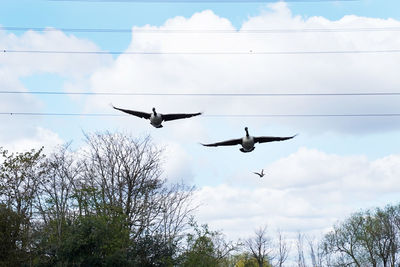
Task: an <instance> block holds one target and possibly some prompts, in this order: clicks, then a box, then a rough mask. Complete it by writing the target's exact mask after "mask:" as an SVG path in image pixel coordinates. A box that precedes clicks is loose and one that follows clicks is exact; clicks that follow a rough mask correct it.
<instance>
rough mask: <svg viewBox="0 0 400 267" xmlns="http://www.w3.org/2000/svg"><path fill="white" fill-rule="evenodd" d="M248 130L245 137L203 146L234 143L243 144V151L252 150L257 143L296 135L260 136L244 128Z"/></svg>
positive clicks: (282, 139) (246, 129)
mask: <svg viewBox="0 0 400 267" xmlns="http://www.w3.org/2000/svg"><path fill="white" fill-rule="evenodd" d="M244 130H245V131H246V135H245V136H244V137H243V138H238V139H232V140H227V141H222V142H217V143H212V144H202V145H203V146H234V145H241V146H242V148H240V151H242V152H243V153H248V152H251V151H253V150H254V149H255V147H254V144H255V143H266V142H274V141H284V140H288V139H292V138H293V137H295V136H296V135H297V134H296V135H293V136H289V137H275V136H259V137H253V136H250V135H249V130H248V128H247V127H246V128H244Z"/></svg>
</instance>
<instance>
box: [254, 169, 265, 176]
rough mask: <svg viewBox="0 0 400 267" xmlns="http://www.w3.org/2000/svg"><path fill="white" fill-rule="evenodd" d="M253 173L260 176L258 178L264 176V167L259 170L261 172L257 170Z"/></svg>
mask: <svg viewBox="0 0 400 267" xmlns="http://www.w3.org/2000/svg"><path fill="white" fill-rule="evenodd" d="M254 173H255V174H257V175H258V176H260V178H262V177H264V175H265V173H264V169H262V170H261V173H258V172H254Z"/></svg>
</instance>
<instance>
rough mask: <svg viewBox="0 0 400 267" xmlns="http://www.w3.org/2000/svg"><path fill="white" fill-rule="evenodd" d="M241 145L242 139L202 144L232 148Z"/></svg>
mask: <svg viewBox="0 0 400 267" xmlns="http://www.w3.org/2000/svg"><path fill="white" fill-rule="evenodd" d="M241 143H242V139H241V138H240V139H232V140H227V141H222V142H217V143H213V144H202V145H203V146H234V145H240V144H241Z"/></svg>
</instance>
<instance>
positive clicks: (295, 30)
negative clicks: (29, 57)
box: [0, 26, 400, 34]
mask: <svg viewBox="0 0 400 267" xmlns="http://www.w3.org/2000/svg"><path fill="white" fill-rule="evenodd" d="M29 30H32V31H42V32H54V31H63V32H77V33H82V32H85V33H129V34H131V33H152V34H154V33H179V34H181V33H184V34H191V33H195V34H198V33H213V34H214V33H215V34H219V33H233V34H243V33H246V34H247V33H307V32H322V33H324V32H327V33H329V32H386V31H400V26H399V27H358V28H357V27H355V28H292V29H289V28H287V29H279V28H276V29H265V28H264V29H263V28H259V29H239V30H228V29H182V28H180V29H179V28H175V29H173V28H172V29H160V28H157V29H149V28H137V29H136V28H135V29H132V28H130V29H123V28H55V27H18V26H0V31H29Z"/></svg>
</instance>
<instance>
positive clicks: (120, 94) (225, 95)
mask: <svg viewBox="0 0 400 267" xmlns="http://www.w3.org/2000/svg"><path fill="white" fill-rule="evenodd" d="M0 94H36V95H86V96H93V95H94V96H96V95H99V96H189V97H203V96H204V97H207V96H210V97H253V96H254V97H260V96H265V97H291V96H293V97H302V96H304V97H306V96H400V92H354V93H143V92H142V93H122V92H56V91H0Z"/></svg>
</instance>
